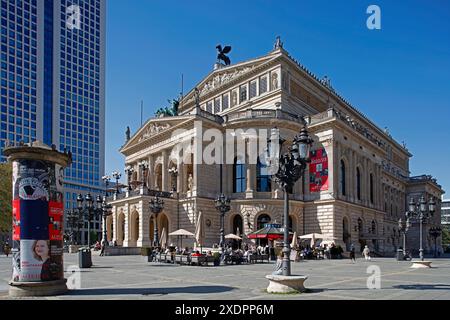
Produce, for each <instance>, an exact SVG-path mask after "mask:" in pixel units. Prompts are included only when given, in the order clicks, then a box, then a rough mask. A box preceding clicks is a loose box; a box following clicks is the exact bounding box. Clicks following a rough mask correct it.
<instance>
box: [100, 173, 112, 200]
mask: <svg viewBox="0 0 450 320" xmlns="http://www.w3.org/2000/svg"><path fill="white" fill-rule="evenodd" d="M102 180H103V182H104V183H105V187H106V196H108V186H109V182H110V181H111V177H110V176H103V177H102Z"/></svg>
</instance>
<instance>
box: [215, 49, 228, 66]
mask: <svg viewBox="0 0 450 320" xmlns="http://www.w3.org/2000/svg"><path fill="white" fill-rule="evenodd" d="M216 49H217V52H218V54H217V60H218V62H219V63H220V61H221V60H222V61H223V62H224V63H225V65H226V66H229V65H230V64H231V60H230V58H228V57H227V56H226V55H225V54H227V53H230V51H231V47H230V46H226V47H225V48H223V49H222V46H221V45H220V44H219V45H218V46H217V47H216Z"/></svg>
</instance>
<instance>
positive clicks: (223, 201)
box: [214, 193, 231, 261]
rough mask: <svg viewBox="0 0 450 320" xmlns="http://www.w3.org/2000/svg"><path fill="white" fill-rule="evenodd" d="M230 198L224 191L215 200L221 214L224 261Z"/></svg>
mask: <svg viewBox="0 0 450 320" xmlns="http://www.w3.org/2000/svg"><path fill="white" fill-rule="evenodd" d="M230 202H231V201H230V199H228V198H227V197H226V196H225V195H224V194H223V193H221V194H220V195H219V196H218V197H217V199H216V200H215V201H214V204H215V207H216V209H217V211H219V214H220V244H219V245H220V250H221V256H222V257H221V260H222V261H223V258H224V253H225V226H224V224H225V214H226V213H227V212H228V211H230V209H231V206H230Z"/></svg>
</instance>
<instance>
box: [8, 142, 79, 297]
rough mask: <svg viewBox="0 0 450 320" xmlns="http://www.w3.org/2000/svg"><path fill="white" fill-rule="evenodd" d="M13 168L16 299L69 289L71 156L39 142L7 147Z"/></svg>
mask: <svg viewBox="0 0 450 320" xmlns="http://www.w3.org/2000/svg"><path fill="white" fill-rule="evenodd" d="M4 154H5V155H6V156H8V160H9V161H10V162H12V168H13V276H12V281H11V282H10V295H11V296H41V295H55V294H61V293H63V292H65V291H67V286H66V283H65V282H66V281H65V279H64V266H63V222H64V214H63V213H64V204H63V173H64V168H65V167H66V166H68V165H69V164H70V163H71V156H70V154H66V153H60V152H58V151H56V150H54V149H51V148H50V147H48V146H46V145H43V144H41V143H39V142H35V143H34V144H33V145H32V146H28V145H22V146H17V147H8V148H5V150H4Z"/></svg>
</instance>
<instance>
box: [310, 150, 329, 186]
mask: <svg viewBox="0 0 450 320" xmlns="http://www.w3.org/2000/svg"><path fill="white" fill-rule="evenodd" d="M327 190H328V155H327V152H326V151H325V148H322V149H319V150H314V151H311V163H310V164H309V192H320V191H327Z"/></svg>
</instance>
